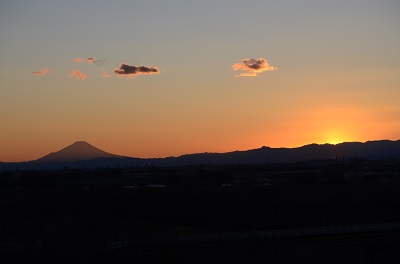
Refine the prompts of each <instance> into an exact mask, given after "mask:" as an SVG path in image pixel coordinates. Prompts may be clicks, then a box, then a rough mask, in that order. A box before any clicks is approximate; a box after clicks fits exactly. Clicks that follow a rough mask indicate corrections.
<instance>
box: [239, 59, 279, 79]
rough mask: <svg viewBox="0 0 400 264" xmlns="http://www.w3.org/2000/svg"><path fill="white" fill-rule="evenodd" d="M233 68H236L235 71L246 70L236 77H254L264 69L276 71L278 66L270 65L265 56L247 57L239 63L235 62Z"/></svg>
mask: <svg viewBox="0 0 400 264" xmlns="http://www.w3.org/2000/svg"><path fill="white" fill-rule="evenodd" d="M232 69H234V70H235V71H237V70H243V71H245V72H244V73H241V74H239V75H235V77H254V76H257V75H258V74H259V73H262V72H264V71H275V70H277V69H278V68H276V67H274V66H271V65H269V64H268V62H267V60H266V59H264V58H258V59H250V58H247V59H244V60H242V61H241V62H239V63H235V64H233V65H232Z"/></svg>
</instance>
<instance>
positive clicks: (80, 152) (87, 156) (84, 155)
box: [35, 141, 123, 162]
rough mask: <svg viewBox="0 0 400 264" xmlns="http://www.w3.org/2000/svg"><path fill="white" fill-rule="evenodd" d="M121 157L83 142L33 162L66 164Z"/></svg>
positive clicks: (77, 142)
mask: <svg viewBox="0 0 400 264" xmlns="http://www.w3.org/2000/svg"><path fill="white" fill-rule="evenodd" d="M122 157H123V156H118V155H114V154H111V153H108V152H105V151H103V150H101V149H98V148H96V147H94V146H92V145H90V144H89V143H87V142H85V141H76V142H75V143H73V144H71V145H69V146H68V147H66V148H63V149H61V150H59V151H57V152H52V153H50V154H48V155H46V156H44V157H42V158H40V159H37V160H36V161H35V162H66V161H79V160H93V159H97V158H122Z"/></svg>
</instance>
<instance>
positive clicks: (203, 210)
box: [0, 183, 400, 263]
mask: <svg viewBox="0 0 400 264" xmlns="http://www.w3.org/2000/svg"><path fill="white" fill-rule="evenodd" d="M399 205H400V185H399V184H376V183H357V184H345V183H337V184H277V185H273V184H272V185H263V186H251V185H248V186H225V187H223V186H197V187H196V186H185V187H182V186H181V187H160V186H158V187H152V188H150V187H148V188H120V187H108V188H42V189H26V188H25V189H24V188H22V189H5V190H1V192H0V207H1V211H0V224H1V225H0V232H1V233H0V243H1V245H0V248H1V254H2V256H3V258H4V259H5V258H8V259H10V260H11V261H14V262H28V261H29V262H34V261H35V262H36V261H41V263H77V262H84V263H99V262H102V263H177V262H179V263H282V262H286V263H382V262H383V263H385V262H386V261H388V260H390V259H391V258H399V257H400V254H399V253H398V252H400V246H399V240H400V235H399V230H395V229H393V230H391V229H386V230H383V231H379V230H378V231H374V230H372V229H371V230H365V231H363V232H355V233H352V232H350V231H349V232H347V231H346V232H344V233H340V232H339V233H336V234H335V232H336V231H335V232H333V233H332V234H330V233H326V232H325V233H320V234H318V233H315V234H312V232H315V231H312V232H311V231H310V232H308V233H307V235H304V234H303V233H301V232H302V231H301V230H304V228H311V229H310V230H318V229H315V228H318V227H323V228H327V227H332V226H336V227H337V226H360V225H361V226H362V225H370V224H382V223H395V222H400V210H399ZM263 230H264V231H265V230H284V231H282V232H281V233H280V234H281V235H279V234H278V235H276V236H275V237H272V238H267V237H262V236H260V237H257V236H258V235H257V234H261V233H257V232H260V231H263ZM288 230H289V231H288ZM290 230H300V231H299V232H300V233H299V232H298V233H295V232H294V231H293V232H292V233H290ZM328 231H329V230H328ZM328 231H327V232H328ZM285 232H288V233H287V234H286V233H285ZM296 232H297V231H296ZM207 234H228V236H227V237H229V238H226V239H217V240H212V239H211V240H208V241H200V240H199V239H198V240H196V239H194V237H195V236H196V235H207ZM229 234H231V235H232V234H234V235H235V234H237V236H238V237H239V238H240V239H231V238H230V237H232V236H230V235H229ZM185 235H186V237H188V238H189V239H192V238H193V239H194V240H193V241H192V242H190V243H189V242H185V241H183V237H185ZM160 238H162V239H164V240H162V241H167V240H168V239H170V240H168V241H171V242H163V243H158V244H157V243H155V242H154V241H159V239H160ZM165 238H168V239H165ZM157 239H158V240H157ZM124 241H125V242H126V243H125V244H124ZM129 241H130V242H129ZM132 241H133V242H132ZM146 241H147V242H146Z"/></svg>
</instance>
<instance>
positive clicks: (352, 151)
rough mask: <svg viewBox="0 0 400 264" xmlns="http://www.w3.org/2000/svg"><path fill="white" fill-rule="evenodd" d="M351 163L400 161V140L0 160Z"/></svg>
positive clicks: (60, 164) (79, 146)
mask: <svg viewBox="0 0 400 264" xmlns="http://www.w3.org/2000/svg"><path fill="white" fill-rule="evenodd" d="M336 159H337V160H338V161H339V162H347V161H349V160H353V159H358V160H360V159H362V160H386V161H387V160H392V161H393V160H395V161H400V140H397V141H390V140H380V141H367V142H365V143H361V142H345V143H340V144H337V145H331V144H323V145H319V144H310V145H305V146H302V147H298V148H270V147H261V148H258V149H251V150H245V151H233V152H227V153H208V152H206V153H197V154H186V155H182V156H178V157H168V158H151V159H141V158H131V157H124V156H118V155H114V154H111V153H108V152H105V151H103V150H101V149H98V148H96V147H94V146H92V145H90V144H89V143H87V142H84V141H77V142H75V143H74V144H72V145H70V146H68V147H66V148H64V149H62V150H60V151H57V152H53V153H50V154H48V155H46V156H44V157H42V158H40V159H38V160H34V161H28V162H7V163H0V170H42V169H46V170H47V169H54V170H58V169H63V168H64V167H68V168H117V167H148V166H150V167H151V166H156V167H179V166H188V165H189V166H197V165H201V164H209V165H229V164H267V163H294V162H310V161H311V162H315V161H318V160H319V161H321V160H322V161H327V160H330V161H331V162H332V161H335V160H336Z"/></svg>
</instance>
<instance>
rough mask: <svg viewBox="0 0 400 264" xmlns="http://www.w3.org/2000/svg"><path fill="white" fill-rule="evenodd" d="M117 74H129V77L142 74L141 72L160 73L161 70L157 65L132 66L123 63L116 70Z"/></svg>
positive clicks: (148, 73)
mask: <svg viewBox="0 0 400 264" xmlns="http://www.w3.org/2000/svg"><path fill="white" fill-rule="evenodd" d="M114 73H115V74H116V75H120V76H127V77H128V78H131V77H134V76H137V75H140V74H147V75H150V74H159V73H160V70H159V69H158V68H157V67H154V66H150V67H146V66H131V65H127V64H121V66H119V68H118V69H115V70H114Z"/></svg>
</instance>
